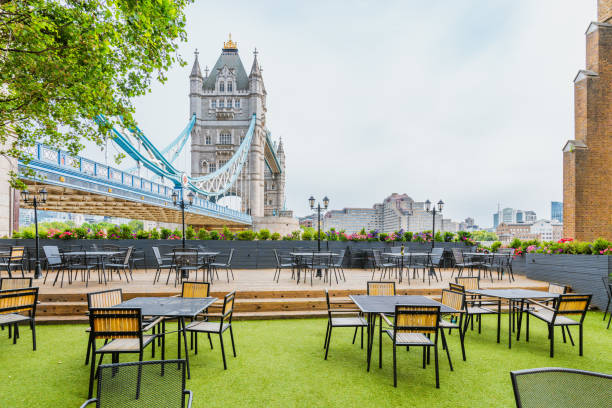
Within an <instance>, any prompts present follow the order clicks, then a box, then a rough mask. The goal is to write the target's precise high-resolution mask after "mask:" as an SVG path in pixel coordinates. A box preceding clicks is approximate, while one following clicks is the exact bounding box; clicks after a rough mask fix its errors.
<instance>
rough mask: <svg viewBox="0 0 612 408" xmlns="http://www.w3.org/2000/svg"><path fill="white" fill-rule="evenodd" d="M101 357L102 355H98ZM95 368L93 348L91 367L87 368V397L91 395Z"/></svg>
mask: <svg viewBox="0 0 612 408" xmlns="http://www.w3.org/2000/svg"><path fill="white" fill-rule="evenodd" d="M92 347H93V345H92ZM101 357H102V355H100V358H101ZM95 370H96V354H95V349H94V350H93V355H92V356H91V367H90V369H89V393H88V394H87V395H88V398H91V396H92V395H93V382H94V375H95Z"/></svg>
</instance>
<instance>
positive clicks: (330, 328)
mask: <svg viewBox="0 0 612 408" xmlns="http://www.w3.org/2000/svg"><path fill="white" fill-rule="evenodd" d="M332 328H333V327H332V325H331V323H330V325H329V335H328V336H327V345H326V347H325V358H324V360H327V354H328V353H329V344H330V343H331V335H332Z"/></svg>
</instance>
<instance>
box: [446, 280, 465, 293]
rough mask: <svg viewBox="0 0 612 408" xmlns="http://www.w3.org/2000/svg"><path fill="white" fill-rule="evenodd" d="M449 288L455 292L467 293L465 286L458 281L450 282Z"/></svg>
mask: <svg viewBox="0 0 612 408" xmlns="http://www.w3.org/2000/svg"><path fill="white" fill-rule="evenodd" d="M448 288H449V289H450V290H453V291H455V292H461V293H465V286H463V285H459V284H458V283H453V282H448Z"/></svg>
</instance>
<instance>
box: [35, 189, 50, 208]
mask: <svg viewBox="0 0 612 408" xmlns="http://www.w3.org/2000/svg"><path fill="white" fill-rule="evenodd" d="M38 194H40V202H41V203H43V204H44V203H46V202H47V196H48V195H49V193H47V189H46V188H44V187H43V188H42V189H41V190H40V191H39V192H38Z"/></svg>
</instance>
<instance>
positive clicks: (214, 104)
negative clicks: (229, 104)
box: [210, 99, 217, 109]
mask: <svg viewBox="0 0 612 408" xmlns="http://www.w3.org/2000/svg"><path fill="white" fill-rule="evenodd" d="M210 107H211V108H213V109H217V100H216V99H213V100H212V101H211V102H210Z"/></svg>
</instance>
